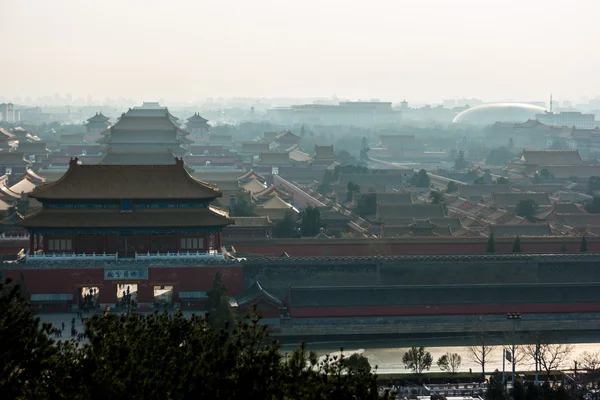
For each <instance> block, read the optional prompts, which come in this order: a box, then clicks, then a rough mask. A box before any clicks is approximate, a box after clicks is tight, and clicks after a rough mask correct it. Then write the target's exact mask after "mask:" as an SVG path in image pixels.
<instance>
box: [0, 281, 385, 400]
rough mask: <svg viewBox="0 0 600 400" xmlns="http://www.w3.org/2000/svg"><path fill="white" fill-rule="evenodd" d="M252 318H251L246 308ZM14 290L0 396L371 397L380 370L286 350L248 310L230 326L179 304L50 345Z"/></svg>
mask: <svg viewBox="0 0 600 400" xmlns="http://www.w3.org/2000/svg"><path fill="white" fill-rule="evenodd" d="M249 317H250V318H252V316H249ZM51 328H52V327H51V326H50V325H40V324H39V319H37V318H35V317H34V316H33V314H32V312H31V309H30V308H29V306H28V304H27V302H26V301H24V300H23V299H22V298H19V296H18V289H17V290H14V291H13V290H3V288H2V287H0V334H1V335H2V336H1V337H2V340H0V355H1V357H2V358H1V359H2V362H0V393H1V396H0V397H1V398H2V399H5V398H6V399H75V400H88V399H124V398H129V399H181V400H186V399H216V400H218V399H324V400H325V399H336V400H337V399H367V400H371V399H372V400H375V399H378V398H379V392H378V385H377V376H376V375H374V374H372V373H371V372H370V371H368V370H367V369H366V368H359V369H357V370H351V369H349V368H348V367H347V366H346V365H345V364H344V362H343V358H337V359H335V358H333V357H325V358H324V359H323V360H319V359H318V358H317V356H316V354H314V353H309V352H307V351H306V350H305V348H304V346H302V347H300V348H298V349H297V350H295V351H293V352H292V353H290V354H289V355H284V353H283V352H282V351H281V348H280V346H279V344H278V342H277V341H275V340H272V339H271V338H270V336H269V333H268V331H267V327H266V326H265V325H262V324H260V323H259V321H258V319H256V318H252V319H251V322H249V323H245V322H241V321H240V322H238V323H237V324H236V325H235V327H234V329H233V331H232V332H227V331H223V330H218V331H217V330H215V329H212V327H211V326H210V325H209V323H208V322H207V320H206V319H204V318H202V317H200V316H192V317H191V318H186V317H184V316H183V313H181V312H180V311H178V312H177V313H175V314H174V315H170V314H169V313H167V312H165V313H152V314H149V315H142V314H137V313H131V314H129V315H126V316H122V315H117V314H112V313H106V314H96V315H94V316H92V317H90V318H89V319H88V321H87V322H86V331H85V333H86V334H87V336H88V338H89V343H88V344H86V345H84V346H77V345H76V344H75V342H74V341H69V342H61V343H54V342H53V341H52V340H51V339H49V338H48V333H49V330H50V329H51Z"/></svg>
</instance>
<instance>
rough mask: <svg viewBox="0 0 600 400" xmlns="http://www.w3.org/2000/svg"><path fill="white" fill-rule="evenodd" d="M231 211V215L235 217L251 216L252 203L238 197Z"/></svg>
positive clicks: (252, 210)
mask: <svg viewBox="0 0 600 400" xmlns="http://www.w3.org/2000/svg"><path fill="white" fill-rule="evenodd" d="M232 211H233V212H232V213H231V215H232V216H235V217H252V216H254V205H253V204H250V203H248V202H247V201H246V200H245V199H240V200H238V202H237V203H236V204H235V206H234V207H233V210H232Z"/></svg>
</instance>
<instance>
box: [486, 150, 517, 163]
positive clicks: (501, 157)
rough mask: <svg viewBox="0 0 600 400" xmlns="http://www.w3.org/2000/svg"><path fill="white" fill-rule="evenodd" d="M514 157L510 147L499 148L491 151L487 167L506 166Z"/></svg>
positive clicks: (487, 159)
mask: <svg viewBox="0 0 600 400" xmlns="http://www.w3.org/2000/svg"><path fill="white" fill-rule="evenodd" d="M514 157H515V155H514V153H513V152H512V151H511V150H510V149H509V148H508V147H498V148H495V149H492V150H491V151H490V154H489V155H488V156H487V158H486V159H485V163H486V164H487V165H506V163H507V162H509V161H510V160H512V159H513V158H514Z"/></svg>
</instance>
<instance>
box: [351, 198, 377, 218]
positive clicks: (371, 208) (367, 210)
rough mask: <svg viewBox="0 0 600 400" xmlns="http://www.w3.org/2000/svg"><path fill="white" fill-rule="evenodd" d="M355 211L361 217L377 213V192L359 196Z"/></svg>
mask: <svg viewBox="0 0 600 400" xmlns="http://www.w3.org/2000/svg"><path fill="white" fill-rule="evenodd" d="M355 211H356V213H357V214H358V215H360V216H361V217H364V216H366V215H374V214H375V213H377V194H376V193H367V194H363V195H361V196H360V198H359V199H358V204H357V205H356V208H355Z"/></svg>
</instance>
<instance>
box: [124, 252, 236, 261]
mask: <svg viewBox="0 0 600 400" xmlns="http://www.w3.org/2000/svg"><path fill="white" fill-rule="evenodd" d="M190 258H191V259H194V260H223V259H225V256H224V255H223V253H219V252H218V251H216V250H209V251H206V252H204V251H185V252H183V251H178V252H176V253H175V252H173V253H171V252H167V253H158V252H156V253H150V252H148V253H135V260H136V261H138V260H140V261H141V260H178V259H190Z"/></svg>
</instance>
